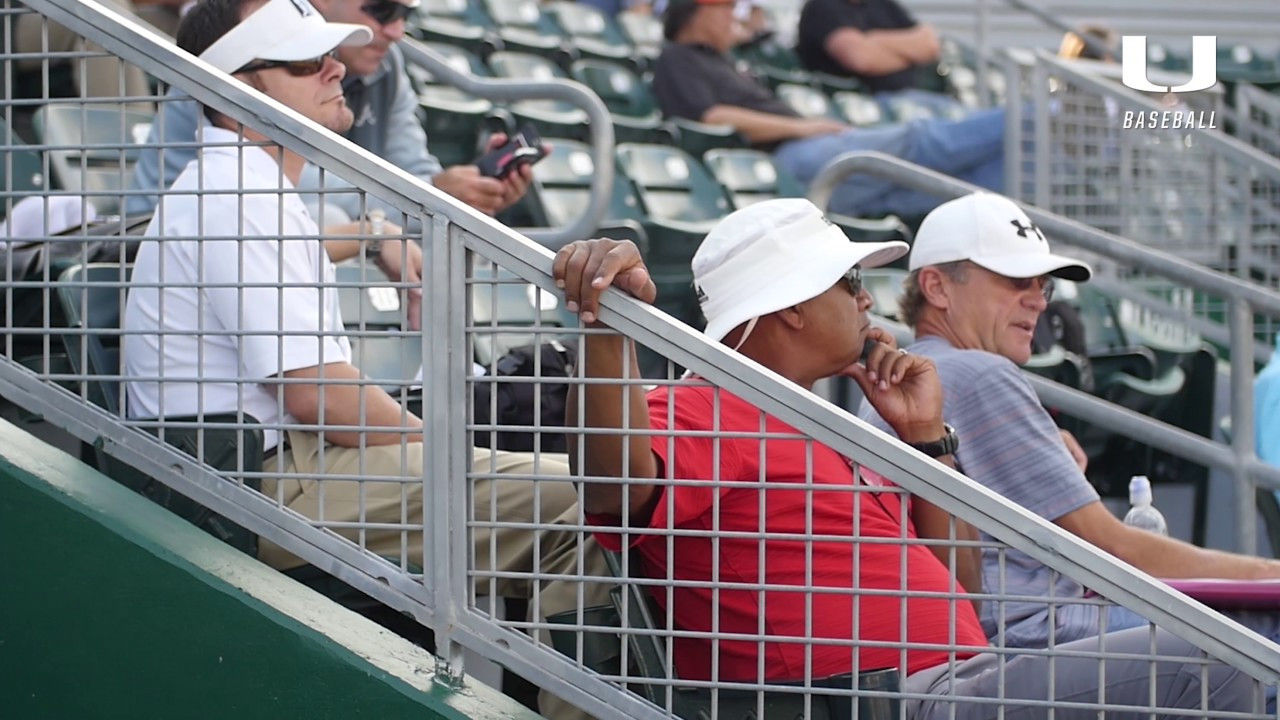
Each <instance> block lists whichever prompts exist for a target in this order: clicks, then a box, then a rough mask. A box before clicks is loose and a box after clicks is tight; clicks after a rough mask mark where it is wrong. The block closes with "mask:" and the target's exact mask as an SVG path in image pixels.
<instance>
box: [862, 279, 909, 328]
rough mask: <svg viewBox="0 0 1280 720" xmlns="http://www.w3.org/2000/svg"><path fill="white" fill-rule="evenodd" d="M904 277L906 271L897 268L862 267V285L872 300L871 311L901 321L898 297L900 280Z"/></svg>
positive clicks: (900, 290)
mask: <svg viewBox="0 0 1280 720" xmlns="http://www.w3.org/2000/svg"><path fill="white" fill-rule="evenodd" d="M906 278H907V271H906V270H902V269H899V268H892V267H877V268H864V269H863V271H862V287H864V288H866V289H867V292H868V293H870V295H871V299H872V301H874V302H873V304H872V305H871V312H873V313H875V314H876V315H879V316H880V317H885V318H889V319H890V320H896V321H898V322H902V316H901V314H900V313H899V312H898V297H899V296H900V295H902V281H903V280H905V279H906Z"/></svg>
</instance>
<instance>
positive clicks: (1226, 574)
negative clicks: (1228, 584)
mask: <svg viewBox="0 0 1280 720" xmlns="http://www.w3.org/2000/svg"><path fill="white" fill-rule="evenodd" d="M1122 527H1124V528H1125V530H1126V533H1125V537H1123V538H1120V542H1117V543H1114V547H1112V548H1104V549H1106V550H1108V551H1109V552H1111V554H1113V555H1115V556H1116V557H1118V558H1120V559H1121V560H1124V561H1125V562H1127V563H1129V564H1130V565H1133V566H1134V567H1136V568H1138V569H1140V570H1142V571H1144V572H1146V573H1148V574H1150V575H1154V576H1155V577H1160V578H1226V579H1232V580H1264V579H1270V580H1275V579H1280V562H1277V561H1275V560H1270V559H1267V558H1260V557H1253V556H1250V555H1236V554H1233V553H1227V552H1221V551H1218V550H1209V549H1206V548H1202V547H1197V546H1195V545H1192V544H1190V543H1185V542H1183V541H1181V540H1178V539H1175V538H1171V537H1166V536H1164V535H1156V534H1155V533H1150V532H1146V531H1144V530H1140V529H1137V528H1131V527H1129V526H1127V525H1125V526H1122Z"/></svg>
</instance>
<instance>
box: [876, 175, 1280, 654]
mask: <svg viewBox="0 0 1280 720" xmlns="http://www.w3.org/2000/svg"><path fill="white" fill-rule="evenodd" d="M909 268H910V270H911V274H910V275H909V276H908V277H907V279H906V281H905V282H904V294H903V297H902V299H901V300H900V302H899V311H900V315H901V317H902V319H903V321H904V322H906V323H907V324H908V325H910V326H911V327H912V328H913V329H914V330H915V335H916V342H915V344H913V345H911V346H910V347H909V348H908V350H909V351H910V352H912V353H916V354H920V355H925V356H927V357H929V358H931V359H932V360H933V361H934V363H935V365H936V366H937V368H938V374H939V375H940V376H941V378H942V386H943V416H944V417H945V418H946V420H947V421H948V422H949V423H951V425H952V426H954V427H955V429H956V435H957V436H958V437H959V438H960V447H959V450H958V451H957V452H956V454H955V459H956V467H957V468H958V469H960V470H961V471H962V472H964V473H965V474H966V475H968V476H969V477H971V478H973V479H974V480H977V481H978V482H981V483H983V484H984V485H986V486H987V487H989V488H991V489H992V490H994V491H996V492H998V493H1000V494H1001V495H1003V496H1005V497H1007V498H1009V499H1010V500H1013V501H1014V502H1017V503H1018V504H1020V505H1022V506H1023V507H1025V508H1027V509H1028V510H1031V511H1032V512H1035V513H1036V514H1038V515H1040V516H1041V517H1043V518H1045V519H1047V520H1050V521H1052V522H1054V523H1057V524H1058V525H1059V526H1060V527H1062V528H1063V529H1064V530H1067V531H1069V532H1071V533H1074V534H1075V535H1077V536H1078V537H1080V538H1082V539H1084V540H1087V541H1089V542H1091V543H1093V544H1094V545H1096V546H1097V547H1098V548H1100V549H1102V550H1104V551H1106V552H1109V553H1111V554H1112V555H1114V556H1116V557H1117V558H1120V559H1122V560H1124V561H1126V562H1128V563H1130V564H1132V565H1134V566H1135V567H1138V568H1140V569H1142V570H1144V571H1146V572H1147V573H1149V574H1151V575H1154V576H1156V577H1161V578H1186V577H1199V578H1231V579H1253V578H1280V562H1276V561H1274V560H1269V559H1264V558H1256V557H1248V556H1244V555H1234V554H1230V553H1224V552H1218V551H1214V550H1206V549H1204V548H1199V547H1196V546H1194V545H1191V544H1188V543H1185V542H1182V541H1180V540H1175V539H1173V538H1169V537H1165V536H1163V535H1156V534H1153V533H1149V532H1147V531H1145V530H1140V529H1137V528H1133V527H1130V526H1127V525H1124V524H1123V523H1121V522H1120V521H1119V520H1118V519H1117V518H1116V517H1115V516H1114V515H1112V514H1111V512H1110V511H1108V510H1107V508H1106V507H1105V506H1104V505H1103V504H1102V502H1101V500H1100V499H1099V497H1098V494H1097V492H1096V491H1095V490H1094V489H1093V486H1092V485H1091V484H1090V483H1089V481H1088V480H1087V479H1086V478H1085V475H1084V468H1085V463H1086V458H1085V455H1084V452H1083V451H1082V450H1081V449H1080V446H1079V445H1078V444H1077V443H1076V441H1075V439H1074V438H1072V437H1071V436H1070V434H1069V433H1066V432H1064V431H1060V430H1059V429H1058V427H1057V426H1056V425H1055V424H1054V422H1053V419H1052V418H1051V417H1050V416H1049V413H1048V412H1047V411H1046V410H1045V409H1044V407H1043V406H1041V404H1040V400H1039V399H1038V398H1037V397H1036V394H1035V391H1034V390H1033V389H1032V387H1031V384H1030V383H1029V382H1028V381H1027V380H1026V378H1024V377H1023V374H1022V371H1021V370H1020V369H1019V366H1020V365H1023V364H1025V363H1026V362H1027V360H1028V359H1029V358H1030V356H1031V335H1032V331H1033V330H1034V329H1035V326H1036V320H1037V319H1038V318H1039V316H1040V313H1042V312H1043V311H1044V309H1045V306H1046V305H1047V304H1048V301H1049V298H1050V297H1052V294H1053V278H1054V277H1061V278H1065V279H1069V280H1075V281H1081V282H1082V281H1085V280H1088V279H1089V277H1090V276H1091V274H1092V271H1091V270H1090V268H1089V266H1088V265H1086V264H1084V263H1081V262H1077V261H1074V260H1071V259H1069V258H1065V257H1062V256H1059V255H1053V254H1052V253H1050V252H1049V244H1048V242H1047V241H1046V240H1045V237H1044V234H1043V233H1042V232H1041V231H1040V229H1039V228H1037V227H1036V226H1035V225H1034V224H1033V223H1032V222H1031V220H1030V219H1028V218H1027V216H1026V214H1025V213H1023V212H1022V210H1021V209H1019V208H1018V206H1017V205H1015V204H1014V203H1013V202H1011V201H1009V200H1008V199H1006V198H1004V197H1001V196H999V195H993V194H989V193H976V194H973V195H969V196H966V197H962V198H959V199H957V200H952V201H951V202H948V203H945V204H943V205H941V206H939V207H938V208H937V209H935V210H934V211H933V212H931V213H930V214H929V215H928V217H926V218H925V220H924V222H923V223H922V224H921V226H920V231H919V232H918V233H917V235H916V239H915V245H914V247H913V248H912V250H911V259H910V263H909ZM859 414H860V415H861V416H862V418H863V419H865V420H868V421H869V422H871V423H872V424H874V425H876V426H877V427H879V428H880V429H882V430H885V431H886V432H893V431H892V430H891V429H890V428H889V426H888V425H887V424H885V423H884V422H883V421H882V420H881V419H880V417H879V416H878V415H877V414H876V412H875V410H873V409H872V408H871V407H870V405H868V404H867V403H865V402H864V403H863V404H862V407H861V411H860V413H859ZM987 539H988V540H989V539H990V538H987ZM983 583H984V585H985V587H986V588H987V589H988V590H989V591H992V592H999V593H1000V594H1002V595H1008V596H1023V597H1028V598H1032V597H1034V598H1051V599H1053V600H1057V601H1058V602H1051V601H1050V600H1035V601H1032V600H1027V601H1024V602H1019V601H1009V602H999V603H995V602H988V603H983V604H982V617H981V620H982V625H983V630H984V631H985V632H986V633H987V636H988V637H989V638H991V640H992V641H993V642H995V643H996V644H998V645H1001V644H1002V645H1004V646H1007V647H1026V648H1043V647H1046V646H1047V645H1048V644H1049V643H1050V634H1051V631H1050V628H1053V632H1052V635H1053V641H1054V642H1056V643H1065V642H1070V641H1073V640H1078V639H1080V638H1084V637H1089V636H1092V635H1098V634H1100V633H1103V632H1107V631H1110V630H1119V629H1124V628H1130V627H1137V626H1142V625H1145V624H1146V623H1147V621H1146V620H1145V619H1143V618H1142V617H1140V616H1138V615H1137V614H1135V613H1133V612H1131V611H1129V610H1126V609H1124V608H1119V607H1113V608H1108V609H1107V611H1106V612H1103V609H1102V607H1101V606H1099V605H1097V604H1080V603H1079V602H1078V600H1079V598H1081V597H1083V596H1084V594H1085V589H1084V588H1083V587H1082V586H1081V585H1080V584H1079V583H1077V582H1075V581H1074V580H1071V579H1070V578H1067V577H1063V576H1061V575H1059V574H1056V573H1054V572H1053V571H1051V570H1050V569H1049V568H1048V567H1046V566H1045V565H1043V564H1041V563H1040V562H1038V561H1037V560H1035V559H1034V558H1031V557H1030V556H1028V555H1025V554H1023V553H1020V552H1016V551H1013V550H1008V551H1005V552H1003V553H1001V552H999V551H997V550H995V549H988V550H984V553H983ZM1234 617H1236V619H1238V620H1240V621H1241V622H1243V623H1244V624H1246V625H1248V626H1250V627H1252V628H1254V629H1255V630H1257V631H1258V632H1260V633H1262V634H1263V635H1266V636H1267V637H1270V638H1272V639H1273V640H1275V639H1277V637H1280V618H1278V617H1277V615H1276V614H1275V613H1267V614H1260V613H1241V614H1239V615H1235V616H1234Z"/></svg>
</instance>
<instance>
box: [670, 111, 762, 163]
mask: <svg viewBox="0 0 1280 720" xmlns="http://www.w3.org/2000/svg"><path fill="white" fill-rule="evenodd" d="M667 124H668V125H670V127H671V129H672V131H673V132H674V133H675V136H676V142H675V144H676V146H677V147H679V148H680V149H681V150H684V151H685V152H687V153H689V154H690V155H692V156H693V157H702V156H703V155H705V154H706V153H707V151H708V150H714V149H716V148H742V147H747V140H746V138H744V137H743V136H742V135H741V134H739V133H738V131H737V130H735V129H734V128H733V126H732V125H708V124H707V123H702V122H697V121H696V120H687V119H685V118H674V117H673V118H668V119H667Z"/></svg>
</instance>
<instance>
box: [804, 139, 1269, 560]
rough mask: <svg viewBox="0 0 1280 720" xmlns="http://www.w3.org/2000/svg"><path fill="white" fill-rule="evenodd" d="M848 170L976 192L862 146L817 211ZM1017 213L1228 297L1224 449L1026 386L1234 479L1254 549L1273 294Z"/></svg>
mask: <svg viewBox="0 0 1280 720" xmlns="http://www.w3.org/2000/svg"><path fill="white" fill-rule="evenodd" d="M855 173H866V174H869V175H874V176H876V177H878V178H880V179H882V180H884V181H885V182H886V183H890V184H893V185H897V186H900V187H909V188H913V189H916V190H920V191H923V192H928V193H932V194H934V195H936V196H937V197H938V198H939V200H949V199H951V198H956V197H960V196H962V195H968V194H969V193H972V192H978V191H980V190H982V189H983V188H980V187H978V186H976V185H971V184H969V183H966V182H963V181H960V180H956V179H955V178H952V177H949V176H947V175H943V174H942V173H939V172H935V171H933V170H929V169H928V168H924V167H921V166H919V165H916V164H914V163H909V162H906V161H904V160H900V159H898V158H895V157H892V156H890V155H885V154H884V153H878V152H865V151H863V152H851V153H845V154H844V155H841V156H839V157H837V158H835V159H834V160H832V161H831V162H830V163H828V164H827V166H826V167H824V168H823V169H822V171H821V172H820V173H818V176H817V177H816V178H814V180H813V183H812V184H811V185H810V192H809V199H811V200H813V202H814V203H815V204H816V205H817V206H818V207H820V208H825V207H827V205H828V203H829V202H830V200H831V194H832V193H833V192H834V191H835V189H836V187H837V186H838V185H839V184H840V182H841V181H843V180H844V178H846V177H848V176H849V175H853V174H855ZM1023 210H1025V211H1026V213H1027V215H1028V217H1030V218H1031V219H1032V220H1034V221H1035V223H1036V224H1037V225H1039V226H1040V228H1041V229H1042V230H1044V231H1045V232H1046V233H1047V234H1048V235H1050V236H1051V237H1052V238H1053V239H1054V241H1055V242H1062V243H1065V244H1067V245H1071V246H1073V247H1077V248H1081V249H1083V250H1088V251H1090V252H1093V253H1097V254H1098V255H1102V256H1104V257H1108V258H1110V259H1112V260H1114V261H1116V262H1117V263H1119V264H1120V265H1123V266H1125V267H1131V268H1135V269H1138V270H1146V271H1149V272H1153V273H1157V274H1160V275H1163V276H1165V277H1167V278H1169V279H1171V280H1174V281H1176V282H1179V283H1182V284H1184V285H1186V286H1188V287H1191V288H1194V289H1196V290H1202V291H1205V292H1209V293H1213V294H1216V295H1220V296H1222V297H1224V298H1226V299H1227V300H1228V302H1229V304H1230V308H1231V316H1230V333H1229V336H1228V337H1227V340H1228V341H1229V342H1228V343H1227V344H1228V347H1229V348H1230V352H1231V422H1232V427H1233V429H1234V432H1233V438H1232V446H1231V448H1230V449H1228V448H1226V447H1225V446H1223V445H1222V444H1220V443H1216V442H1213V441H1210V440H1206V439H1204V438H1201V437H1198V436H1196V435H1193V434H1191V433H1188V432H1186V431H1185V430H1180V429H1178V428H1175V427H1173V426H1170V425H1167V424H1165V423H1161V422H1157V421H1155V420H1152V419H1150V418H1146V417H1143V416H1141V415H1137V414H1136V413H1132V412H1129V411H1127V410H1124V409H1122V408H1118V407H1116V406H1114V405H1112V404H1111V403H1108V402H1104V401H1102V400H1099V399H1097V398H1093V397H1090V396H1087V395H1085V394H1083V393H1078V392H1072V391H1070V390H1068V389H1066V388H1063V387H1062V386H1060V385H1058V384H1057V383H1054V382H1051V381H1048V380H1044V379H1043V378H1033V379H1032V385H1033V386H1034V387H1035V388H1036V391H1037V393H1038V394H1039V395H1040V397H1041V399H1042V400H1044V401H1045V402H1049V403H1051V404H1053V405H1055V406H1057V407H1061V408H1062V409H1063V410H1065V411H1067V412H1069V413H1070V414H1071V415H1074V416H1076V417H1079V418H1081V419H1083V420H1087V421H1089V422H1092V423H1096V424H1097V425H1099V426H1100V427H1103V428H1106V429H1108V430H1111V431H1113V432H1118V433H1122V434H1124V435H1126V436H1129V437H1133V438H1135V439H1138V440H1141V441H1142V442H1144V443H1146V444H1149V445H1151V446H1153V447H1158V448H1160V449H1161V450H1164V451H1166V452H1169V453H1171V454H1173V455H1175V456H1177V457H1181V458H1185V459H1187V460H1191V461H1194V462H1198V463H1202V464H1205V465H1209V466H1211V467H1214V468H1218V469H1221V470H1224V471H1226V472H1229V473H1231V474H1232V475H1234V476H1235V478H1236V480H1237V482H1238V487H1237V493H1236V498H1237V513H1238V517H1237V518H1236V526H1237V543H1238V547H1239V549H1240V550H1241V551H1246V552H1248V551H1251V550H1252V548H1254V547H1255V545H1254V542H1255V541H1254V536H1255V533H1256V531H1257V529H1256V512H1257V510H1256V497H1255V492H1254V490H1255V487H1256V484H1258V483H1262V484H1264V485H1265V486H1267V487H1271V488H1275V489H1280V468H1275V467H1271V466H1269V465H1265V464H1263V463H1262V462H1261V461H1259V460H1258V457H1257V453H1256V452H1255V449H1254V447H1253V442H1254V440H1253V435H1254V429H1253V378H1254V370H1253V360H1254V358H1255V357H1256V356H1257V354H1256V353H1255V349H1254V346H1255V343H1254V339H1253V313H1254V312H1259V313H1264V314H1267V315H1270V316H1272V317H1278V318H1280V293H1277V292H1275V291H1274V290H1269V289H1267V288H1264V287H1260V286H1258V285H1254V284H1252V283H1248V282H1245V281H1244V280H1240V279H1238V278H1234V277H1232V276H1230V275H1225V274H1223V273H1220V272H1216V271H1213V270H1209V269H1208V268H1205V267H1201V266H1199V265H1196V264H1194V263H1190V262H1187V261H1186V260H1183V259H1181V258H1178V257H1175V256H1173V255H1170V254H1168V253H1165V252H1161V251H1159V250H1153V249H1151V248H1148V247H1146V246H1144V245H1140V244H1138V243H1135V242H1132V241H1130V240H1126V239H1124V238H1122V237H1118V236H1116V235H1112V234H1110V233H1106V232H1103V231H1101V230H1097V229H1095V228H1091V227H1089V226H1087V225H1084V224H1082V223H1079V222H1075V221H1073V220H1067V219H1065V218H1063V217H1060V216H1058V215H1054V214H1052V213H1047V212H1044V211H1043V210H1039V209H1037V208H1035V207H1031V206H1024V207H1023ZM1206 411H1208V409H1206Z"/></svg>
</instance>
